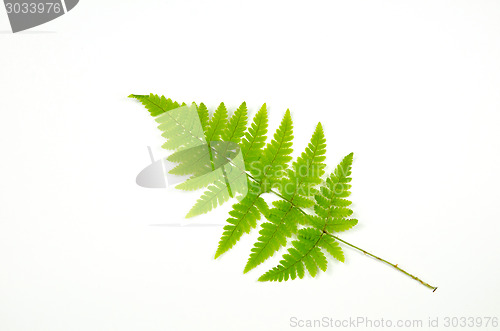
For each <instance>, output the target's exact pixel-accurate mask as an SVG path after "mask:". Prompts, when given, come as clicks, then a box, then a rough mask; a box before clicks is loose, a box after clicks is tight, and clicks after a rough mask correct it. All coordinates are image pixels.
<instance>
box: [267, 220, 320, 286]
mask: <svg viewBox="0 0 500 331" xmlns="http://www.w3.org/2000/svg"><path fill="white" fill-rule="evenodd" d="M321 239H322V233H321V231H319V230H317V229H313V228H306V229H301V230H299V232H298V235H297V240H294V241H293V242H292V245H293V247H291V248H289V249H288V254H285V255H283V260H282V261H281V262H280V264H279V265H278V266H277V267H274V268H273V269H271V270H269V271H268V272H266V273H265V274H264V275H262V276H261V277H260V278H259V281H261V282H264V281H280V282H281V281H283V280H285V281H286V280H288V279H290V278H291V279H295V278H296V277H297V276H298V277H299V278H303V277H304V274H305V272H304V269H306V270H307V271H308V272H309V274H310V275H311V276H313V277H315V276H316V274H317V270H318V267H319V268H320V269H321V270H323V271H324V270H326V267H327V260H326V257H325V255H324V254H323V252H322V251H321V250H320V248H319V245H318V244H319V242H320V241H321ZM304 267H305V268H304Z"/></svg>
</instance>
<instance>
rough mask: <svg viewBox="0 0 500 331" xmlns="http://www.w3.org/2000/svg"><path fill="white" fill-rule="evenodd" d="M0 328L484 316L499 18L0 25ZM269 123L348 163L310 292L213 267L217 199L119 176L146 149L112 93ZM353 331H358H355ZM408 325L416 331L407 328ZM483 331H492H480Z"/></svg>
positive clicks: (192, 326) (203, 16)
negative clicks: (327, 254) (335, 247)
mask: <svg viewBox="0 0 500 331" xmlns="http://www.w3.org/2000/svg"><path fill="white" fill-rule="evenodd" d="M0 30H1V31H2V32H1V33H0V65H1V69H0V111H1V117H0V151H1V160H0V330H2V331H11V330H12V331H21V330H22V331H25V330H36V331H38V330H48V331H58V330H61V331H66V330H82V331H83V330H85V331H88V330H92V331H98V330H120V331H123V330H145V331H148V330H289V329H297V328H291V327H290V318H291V317H293V316H295V317H297V318H299V319H318V318H322V317H324V316H326V317H332V318H336V319H348V318H350V317H353V318H356V317H358V316H360V317H363V316H366V317H368V318H371V319H380V318H384V319H391V320H398V319H412V320H413V319H423V320H424V325H426V323H427V319H428V318H429V317H433V318H435V317H439V318H440V323H441V324H440V325H441V328H442V327H443V323H444V318H445V317H447V316H450V317H452V316H457V317H462V316H463V317H482V316H496V317H500V284H499V279H500V268H499V262H498V256H499V254H500V244H499V241H498V238H499V232H500V225H499V221H500V207H499V198H500V194H499V187H500V174H499V172H498V170H499V167H500V153H499V150H500V131H499V125H500V93H499V92H500V2H498V1H493V0H492V1H436V0H433V1H396V0H394V1H345V2H339V1H332V0H328V1H309V2H306V1H300V2H299V1H249V2H246V3H240V2H239V1H234V0H233V1H218V0H215V1H173V0H168V1H153V0H150V1H131V0H129V1H117V0H115V1H97V0H82V1H81V2H80V4H79V5H78V6H77V7H75V8H74V9H73V10H72V11H70V12H69V13H68V14H67V15H65V16H63V17H61V18H59V19H57V20H54V21H52V22H50V23H47V24H45V25H42V26H39V27H36V28H34V29H32V30H30V31H27V32H24V33H19V34H12V33H11V32H10V31H9V30H10V27H9V24H8V20H7V15H6V13H5V10H3V8H0ZM149 92H154V93H159V94H165V95H166V96H167V97H171V98H173V99H175V100H179V101H186V102H188V101H198V102H199V101H203V102H205V103H206V104H207V105H209V106H211V107H212V108H213V107H215V106H216V105H217V104H218V103H219V102H220V101H225V103H226V105H227V106H229V107H231V108H232V109H234V108H235V107H237V106H238V105H239V103H241V102H242V101H244V100H245V101H246V102H247V104H248V106H249V108H250V109H251V110H252V114H254V113H255V112H256V111H257V110H258V108H259V107H260V105H261V104H262V103H264V102H267V104H268V108H269V111H270V115H271V116H270V117H271V118H270V123H271V126H270V130H271V131H274V130H275V128H276V127H277V126H278V124H279V121H280V117H281V116H282V115H283V113H284V111H285V110H286V109H287V108H290V109H291V111H292V116H293V119H294V122H295V138H296V139H295V141H296V144H295V151H296V152H297V153H298V152H300V151H302V150H303V149H304V147H305V146H306V143H307V141H308V139H309V137H310V135H311V134H312V132H313V129H314V126H315V124H316V123H317V122H318V121H321V122H322V123H323V125H324V128H325V130H326V134H327V139H328V148H329V150H328V154H327V156H328V159H327V162H328V164H329V166H330V167H333V166H335V165H336V164H337V162H338V161H339V160H340V159H341V158H342V157H343V156H344V155H346V154H348V153H350V152H354V153H355V162H354V168H353V177H354V180H353V185H354V186H353V194H352V199H353V201H354V208H355V215H356V217H357V218H358V219H359V221H360V224H359V225H358V226H357V227H356V228H355V229H353V230H352V231H349V232H347V233H345V234H342V238H343V239H345V240H348V241H350V242H352V243H354V244H356V245H358V246H360V247H362V248H365V249H367V250H369V251H371V252H373V253H375V254H378V255H380V256H381V257H384V258H386V259H388V260H390V261H392V262H394V263H399V265H400V266H401V267H403V268H405V269H407V270H408V271H410V272H412V273H415V274H416V275H418V276H420V277H421V278H422V279H424V280H425V281H428V282H429V283H431V284H432V285H435V286H439V289H438V290H437V291H436V292H435V293H432V291H431V290H429V289H427V288H425V287H423V286H421V285H420V284H418V283H417V282H415V281H414V280H412V279H410V278H409V277H406V276H405V275H403V274H401V273H399V272H397V271H396V270H394V269H392V268H390V267H389V266H387V265H384V264H382V263H379V262H377V261H375V260H373V259H371V258H369V257H366V256H363V254H361V253H358V252H357V251H355V250H353V249H350V248H348V247H345V254H346V262H345V263H344V264H342V263H339V262H334V261H332V262H331V265H330V268H329V271H328V272H327V273H323V274H321V275H320V276H319V277H317V278H316V279H312V278H310V277H306V278H305V279H303V280H296V281H293V282H287V283H259V282H257V281H256V279H257V278H258V276H260V275H261V274H262V273H263V272H265V271H266V270H268V269H269V268H271V267H272V266H274V265H275V264H276V262H277V261H278V258H276V259H273V260H272V261H268V263H266V264H265V265H262V266H261V267H260V268H258V269H256V270H254V271H253V272H251V273H249V274H246V275H243V274H242V270H243V267H244V265H245V262H246V259H247V256H248V253H249V250H250V248H251V245H252V242H253V241H254V240H255V239H256V237H257V231H254V232H253V233H252V234H251V235H249V236H246V237H245V238H244V239H243V240H242V241H241V242H240V243H239V244H238V245H237V246H236V248H235V249H233V250H232V251H230V252H228V253H227V254H225V255H224V256H222V257H221V258H220V259H218V260H214V259H213V255H214V253H215V249H216V246H217V242H218V240H219V237H220V234H221V232H222V227H221V226H220V225H217V224H223V223H224V221H225V219H226V218H227V211H228V208H229V206H230V204H228V205H227V206H225V207H224V208H220V209H219V210H217V211H215V212H212V213H210V214H208V215H205V216H202V217H198V218H196V219H193V220H192V221H190V222H191V223H193V222H194V223H198V224H210V225H211V226H198V227H192V226H188V227H185V226H184V227H179V226H178V227H176V226H153V225H154V224H170V225H176V224H177V225H178V224H189V222H188V221H186V220H184V219H183V216H184V215H185V213H186V212H187V211H188V210H189V208H190V206H191V204H192V203H193V202H194V201H195V200H196V198H197V194H182V193H181V192H176V191H171V190H158V189H156V190H155V189H144V188H141V187H138V186H137V185H136V184H135V176H136V175H137V173H139V172H140V171H141V170H142V169H143V168H144V167H145V166H147V165H148V164H149V162H150V161H149V156H148V153H147V148H146V147H147V146H152V148H153V150H154V151H155V154H156V156H157V157H159V156H160V155H162V154H161V153H162V151H161V149H160V148H159V146H161V144H162V143H163V141H162V139H161V137H160V132H159V131H158V130H157V129H156V127H155V123H154V121H153V119H152V118H151V117H149V115H148V113H147V112H146V110H145V109H144V108H143V107H142V106H141V105H140V104H138V103H137V102H134V100H131V99H127V98H126V97H127V95H129V94H130V93H137V94H141V93H142V94H144V93H149ZM358 329H363V328H362V327H360V328H358ZM420 329H426V327H424V328H420ZM482 329H492V328H482Z"/></svg>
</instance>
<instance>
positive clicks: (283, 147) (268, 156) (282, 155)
mask: <svg viewBox="0 0 500 331" xmlns="http://www.w3.org/2000/svg"><path fill="white" fill-rule="evenodd" d="M292 140H293V123H292V117H291V115H290V110H287V111H286V113H285V116H284V117H283V120H282V121H281V124H280V126H279V127H278V129H277V130H276V133H275V134H274V137H273V140H271V142H270V143H268V144H267V145H266V148H265V149H264V150H263V152H262V157H261V159H260V160H259V162H258V164H256V165H255V169H251V170H250V171H252V172H253V173H256V174H257V176H256V179H257V181H258V182H260V184H261V187H262V188H263V191H264V192H269V191H270V190H271V187H272V184H273V183H275V182H277V181H279V179H280V178H281V177H282V176H283V173H284V170H285V169H287V168H288V162H290V160H291V159H292V157H291V156H290V154H291V153H292V151H293V150H292V145H293V143H292Z"/></svg>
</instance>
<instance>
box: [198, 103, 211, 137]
mask: <svg viewBox="0 0 500 331" xmlns="http://www.w3.org/2000/svg"><path fill="white" fill-rule="evenodd" d="M198 117H199V118H200V123H201V127H202V128H203V131H206V130H207V127H208V121H209V120H210V115H209V113H208V108H207V106H205V104H204V103H203V102H202V103H200V106H199V107H198Z"/></svg>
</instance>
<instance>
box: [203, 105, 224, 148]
mask: <svg viewBox="0 0 500 331" xmlns="http://www.w3.org/2000/svg"><path fill="white" fill-rule="evenodd" d="M226 124H227V109H226V106H225V105H224V102H221V103H220V105H219V107H217V109H216V110H215V113H214V115H213V116H212V119H211V120H210V121H209V122H208V125H207V130H206V137H207V141H208V142H209V143H210V142H211V141H217V140H220V136H221V134H222V132H223V131H224V128H225V127H226Z"/></svg>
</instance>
